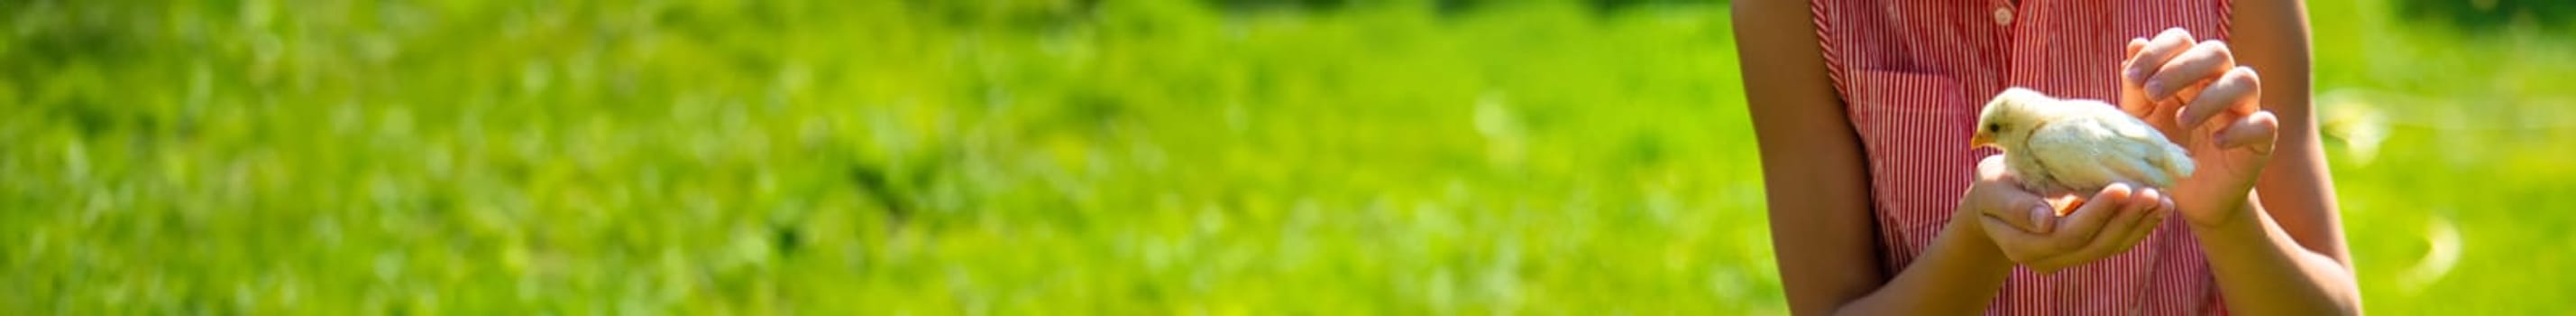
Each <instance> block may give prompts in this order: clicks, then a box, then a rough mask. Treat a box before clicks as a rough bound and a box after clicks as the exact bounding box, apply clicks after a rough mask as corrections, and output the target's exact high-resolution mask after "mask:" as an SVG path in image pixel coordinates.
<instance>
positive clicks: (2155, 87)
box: [2146, 41, 2236, 100]
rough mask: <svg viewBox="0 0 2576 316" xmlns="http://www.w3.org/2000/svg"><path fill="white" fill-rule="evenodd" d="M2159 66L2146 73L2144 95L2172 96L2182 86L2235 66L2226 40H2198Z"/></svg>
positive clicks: (2149, 96) (2215, 76)
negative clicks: (2150, 72)
mask: <svg viewBox="0 0 2576 316" xmlns="http://www.w3.org/2000/svg"><path fill="white" fill-rule="evenodd" d="M2160 67H2161V68H2157V69H2156V73H2155V74H2154V75H2151V76H2148V77H2147V82H2146V89H2147V99H2150V100H2165V99H2171V98H2173V93H2174V92H2175V91H2179V90H2182V89H2181V88H2182V87H2185V86H2191V85H2195V84H2199V83H2200V82H2201V81H2207V80H2209V79H2211V78H2217V77H2218V75H2219V74H2224V73H2227V70H2228V69H2233V68H2236V55H2235V53H2234V52H2233V51H2231V50H2229V49H2228V48H2227V43H2226V42H2220V41H2208V42H2201V43H2200V45H2193V46H2192V47H2191V49H2190V50H2186V51H2183V52H2182V53H2181V54H2177V55H2175V56H2174V57H2173V60H2170V61H2166V62H2165V64H2164V65H2162V66H2160Z"/></svg>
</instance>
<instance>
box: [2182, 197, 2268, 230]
mask: <svg viewBox="0 0 2576 316" xmlns="http://www.w3.org/2000/svg"><path fill="white" fill-rule="evenodd" d="M2262 205H2263V204H2262V203H2258V202H2256V200H2255V198H2254V196H2253V194H2252V193H2248V194H2247V195H2246V196H2245V198H2242V199H2236V200H2231V201H2228V202H2226V203H2221V204H2219V205H2216V206H2214V207H2219V208H2225V210H2220V211H2219V212H2218V214H2219V216H2214V217H2209V218H2194V217H2190V216H2186V217H2184V219H2185V220H2184V221H2183V222H2184V223H2187V224H2190V226H2191V230H2192V233H2193V234H2195V235H2200V236H2213V235H2223V234H2225V233H2226V232H2227V231H2242V230H2243V229H2241V228H2246V227H2249V226H2252V225H2254V224H2255V223H2261V222H2262V220H2261V219H2260V218H2259V217H2260V216H2263V209H2262Z"/></svg>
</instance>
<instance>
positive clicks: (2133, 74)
mask: <svg viewBox="0 0 2576 316" xmlns="http://www.w3.org/2000/svg"><path fill="white" fill-rule="evenodd" d="M2138 72H2139V71H2138V68H2136V67H2130V68H2129V71H2126V72H2122V73H2120V75H2121V76H2126V77H2127V78H2129V82H2139V81H2147V78H2138Z"/></svg>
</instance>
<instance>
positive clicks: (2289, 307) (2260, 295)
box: [2192, 197, 2361, 315]
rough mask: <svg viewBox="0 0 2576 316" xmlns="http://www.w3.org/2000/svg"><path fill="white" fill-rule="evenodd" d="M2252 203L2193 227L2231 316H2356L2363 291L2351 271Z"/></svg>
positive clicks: (2257, 204)
mask: <svg viewBox="0 0 2576 316" xmlns="http://www.w3.org/2000/svg"><path fill="white" fill-rule="evenodd" d="M2255 199H2256V198H2253V197H2248V198H2247V200H2249V201H2246V202H2244V203H2243V204H2241V205H2242V207H2245V208H2246V209H2245V210H2244V211H2241V212H2234V213H2235V215H2234V216H2231V217H2230V218H2229V219H2228V220H2226V221H2224V222H2220V223H2217V224H2213V225H2207V226H2203V225H2198V224H2194V225H2193V226H2192V232H2193V233H2194V234H2197V235H2199V237H2200V247H2201V250H2202V251H2203V252H2205V253H2206V254H2207V255H2208V256H2209V268H2210V272H2211V274H2212V275H2213V276H2214V277H2216V278H2217V280H2218V288H2219V292H2220V293H2221V295H2222V296H2223V297H2224V298H2226V301H2227V309H2228V311H2230V312H2233V313H2237V314H2244V315H2357V314H2360V313H2361V289H2360V287H2359V286H2358V285H2356V283H2355V280H2354V276H2353V273H2352V272H2353V271H2352V268H2351V266H2348V265H2345V264H2343V263H2342V262H2341V261H2338V260H2335V259H2334V257H2330V256H2327V255H2325V254H2322V253H2317V252H2315V251H2310V250H2308V249H2307V248H2306V247H2301V246H2299V244H2298V241H2296V240H2294V239H2291V237H2290V233H2289V232H2288V231H2287V230H2284V229H2282V228H2281V225H2280V224H2279V223H2278V222H2276V221H2274V220H2273V219H2272V218H2271V216H2270V215H2268V214H2267V213H2266V212H2265V211H2264V208H2263V207H2262V204H2261V203H2255V202H2253V201H2251V200H2255Z"/></svg>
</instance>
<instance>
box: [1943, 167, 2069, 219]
mask: <svg viewBox="0 0 2576 316" xmlns="http://www.w3.org/2000/svg"><path fill="white" fill-rule="evenodd" d="M1977 174H1978V179H1979V181H1980V182H1979V185H1975V186H1972V187H1970V188H1969V192H1968V193H1969V194H1970V195H1972V196H1973V199H1975V200H1976V201H1982V202H1983V203H1982V204H1976V205H1968V203H1961V204H1962V205H1961V207H1967V208H1969V209H1971V210H1976V211H1977V212H1978V213H1980V214H1984V215H1987V216H1996V217H2002V218H2005V219H2006V220H2005V222H2006V224H2007V225H2005V226H1997V227H2012V228H2015V229H2020V230H2023V231H2029V232H2036V233H2048V232H2049V231H2051V230H2054V229H2055V228H2056V224H2055V223H2056V221H2053V220H2050V219H2051V218H2053V217H2056V215H2057V213H2056V212H2053V210H2051V209H2049V208H2048V200H2047V198H2045V197H2041V196H2039V195H2038V194H2034V193H2030V191H2026V190H2022V189H2021V187H2020V185H2018V184H2016V183H2019V182H2018V180H2015V179H2014V177H2013V175H2012V172H2011V171H2010V170H2007V169H2005V168H2004V155H1993V156H1986V158H1985V159H1982V160H1978V161H1977ZM1988 184H1991V185H1988Z"/></svg>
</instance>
